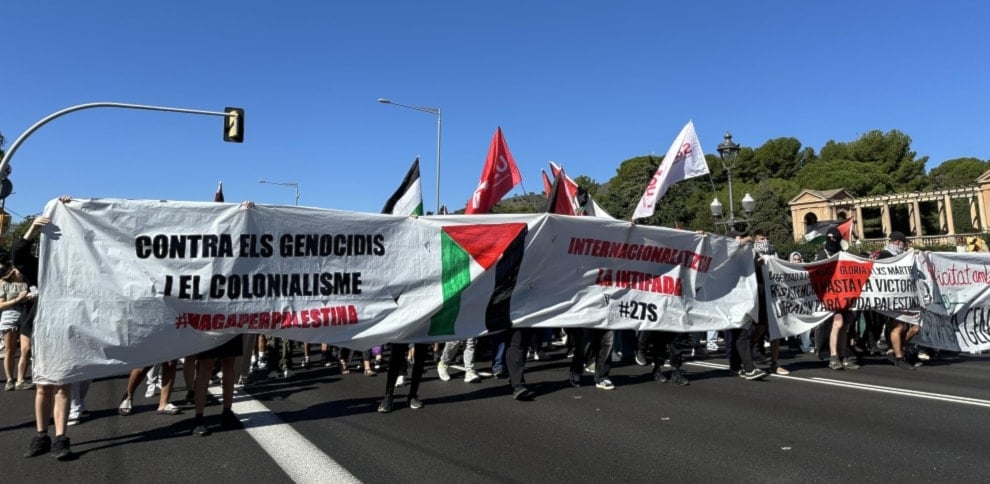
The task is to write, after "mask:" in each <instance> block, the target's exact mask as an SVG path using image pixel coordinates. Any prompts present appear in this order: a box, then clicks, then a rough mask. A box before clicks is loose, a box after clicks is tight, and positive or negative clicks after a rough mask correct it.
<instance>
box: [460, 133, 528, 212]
mask: <svg viewBox="0 0 990 484" xmlns="http://www.w3.org/2000/svg"><path fill="white" fill-rule="evenodd" d="M521 181H522V175H520V174H519V167H517V166H516V161H515V160H514V159H513V158H512V153H510V152H509V145H507V144H506V143H505V137H504V136H502V128H501V127H499V128H497V129H496V130H495V136H493V137H492V144H491V146H490V147H489V148H488V158H486V159H485V167H484V168H483V169H482V170H481V180H480V181H479V182H478V188H476V189H475V190H474V195H473V196H471V199H470V200H468V203H467V207H466V208H465V209H464V213H466V214H478V213H488V212H490V211H491V209H492V207H494V206H495V204H496V203H498V201H499V200H501V199H502V197H503V196H505V194H506V193H509V190H512V187H514V186H516V185H518V184H519V182H521Z"/></svg>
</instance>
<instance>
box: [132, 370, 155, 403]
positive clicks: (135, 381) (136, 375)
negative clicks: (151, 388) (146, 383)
mask: <svg viewBox="0 0 990 484" xmlns="http://www.w3.org/2000/svg"><path fill="white" fill-rule="evenodd" d="M150 370H151V367H150V366H146V367H144V368H135V369H133V370H131V374H130V376H128V378H127V394H126V397H127V399H128V400H133V399H134V392H135V391H136V390H137V387H138V385H140V384H141V380H144V376H145V375H146V374H148V371H150Z"/></svg>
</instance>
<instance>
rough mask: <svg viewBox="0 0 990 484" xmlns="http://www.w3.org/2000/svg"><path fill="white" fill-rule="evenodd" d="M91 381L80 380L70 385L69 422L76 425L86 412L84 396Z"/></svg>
mask: <svg viewBox="0 0 990 484" xmlns="http://www.w3.org/2000/svg"><path fill="white" fill-rule="evenodd" d="M92 381H93V380H82V381H77V382H74V383H72V399H71V400H70V404H69V422H70V424H72V423H73V422H74V423H78V422H79V420H80V419H82V417H83V413H85V412H86V394H88V393H89V384H90V383H92Z"/></svg>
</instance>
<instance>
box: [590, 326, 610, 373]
mask: <svg viewBox="0 0 990 484" xmlns="http://www.w3.org/2000/svg"><path fill="white" fill-rule="evenodd" d="M593 331H594V332H595V334H594V336H593V339H594V340H595V345H594V346H595V348H596V353H595V355H596V359H595V383H601V382H603V381H605V380H608V376H609V372H610V371H611V370H612V343H613V342H614V341H615V340H614V336H615V332H613V331H610V330H607V329H594V330H593ZM610 381H611V380H610Z"/></svg>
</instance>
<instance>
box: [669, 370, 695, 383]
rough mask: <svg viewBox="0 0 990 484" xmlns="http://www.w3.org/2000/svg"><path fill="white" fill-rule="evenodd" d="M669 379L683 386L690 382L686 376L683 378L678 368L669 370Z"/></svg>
mask: <svg viewBox="0 0 990 484" xmlns="http://www.w3.org/2000/svg"><path fill="white" fill-rule="evenodd" d="M670 381H672V382H674V383H676V384H678V385H681V386H685V387H686V386H688V385H690V384H691V382H689V381H688V379H687V378H684V374H683V373H681V370H679V369H675V370H674V371H672V372H670Z"/></svg>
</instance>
